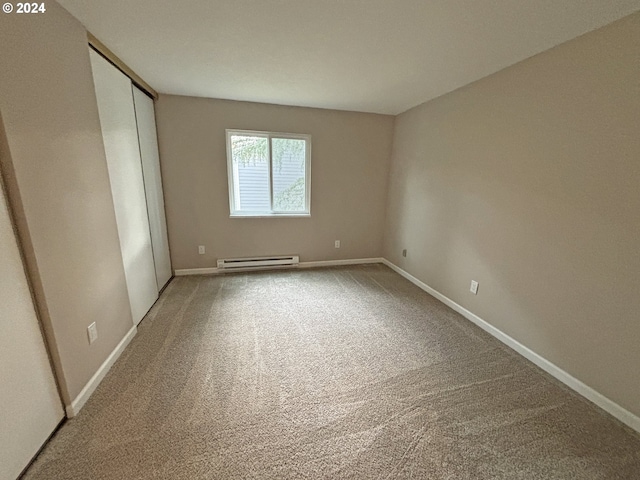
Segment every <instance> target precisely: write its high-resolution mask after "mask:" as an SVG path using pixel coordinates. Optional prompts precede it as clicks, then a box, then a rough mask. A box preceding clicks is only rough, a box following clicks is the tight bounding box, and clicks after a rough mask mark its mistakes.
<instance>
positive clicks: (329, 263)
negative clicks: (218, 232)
mask: <svg viewBox="0 0 640 480" xmlns="http://www.w3.org/2000/svg"><path fill="white" fill-rule="evenodd" d="M384 262H385V260H384V258H379V257H376V258H351V259H347V260H320V261H317V262H300V263H299V264H298V265H297V266H291V265H285V266H283V267H265V268H264V269H263V270H267V269H268V270H274V269H276V268H279V269H282V268H288V269H295V268H317V267H335V266H339V265H367V264H371V263H384ZM251 270H257V269H256V268H251V269H240V268H237V269H233V270H224V271H223V270H222V269H218V268H183V269H178V270H176V271H175V276H176V277H184V276H187V275H218V274H223V273H233V272H246V271H251Z"/></svg>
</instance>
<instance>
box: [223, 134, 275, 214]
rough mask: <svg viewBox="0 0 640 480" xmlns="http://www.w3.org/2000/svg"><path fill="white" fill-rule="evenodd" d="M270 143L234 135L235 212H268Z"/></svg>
mask: <svg viewBox="0 0 640 480" xmlns="http://www.w3.org/2000/svg"><path fill="white" fill-rule="evenodd" d="M268 150H269V140H268V139H267V138H265V137H251V136H246V135H231V155H232V159H233V170H234V175H233V182H234V200H235V210H236V211H240V212H269V211H271V205H270V203H271V199H270V195H269V160H268V158H269V151H268Z"/></svg>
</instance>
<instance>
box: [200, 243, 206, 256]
mask: <svg viewBox="0 0 640 480" xmlns="http://www.w3.org/2000/svg"><path fill="white" fill-rule="evenodd" d="M204 251H205V249H204V245H198V254H200V255H204Z"/></svg>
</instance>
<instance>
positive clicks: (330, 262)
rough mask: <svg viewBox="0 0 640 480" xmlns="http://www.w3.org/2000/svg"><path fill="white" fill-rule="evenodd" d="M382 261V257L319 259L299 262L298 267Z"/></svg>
mask: <svg viewBox="0 0 640 480" xmlns="http://www.w3.org/2000/svg"><path fill="white" fill-rule="evenodd" d="M371 263H384V259H383V258H350V259H346V260H320V261H317V262H300V268H317V267H337V266H340V265H367V264H371Z"/></svg>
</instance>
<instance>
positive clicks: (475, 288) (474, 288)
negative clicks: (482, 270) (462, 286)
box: [469, 280, 478, 295]
mask: <svg viewBox="0 0 640 480" xmlns="http://www.w3.org/2000/svg"><path fill="white" fill-rule="evenodd" d="M469 291H470V292H471V293H473V294H474V295H477V294H478V282H476V281H475V280H471V288H469Z"/></svg>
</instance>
